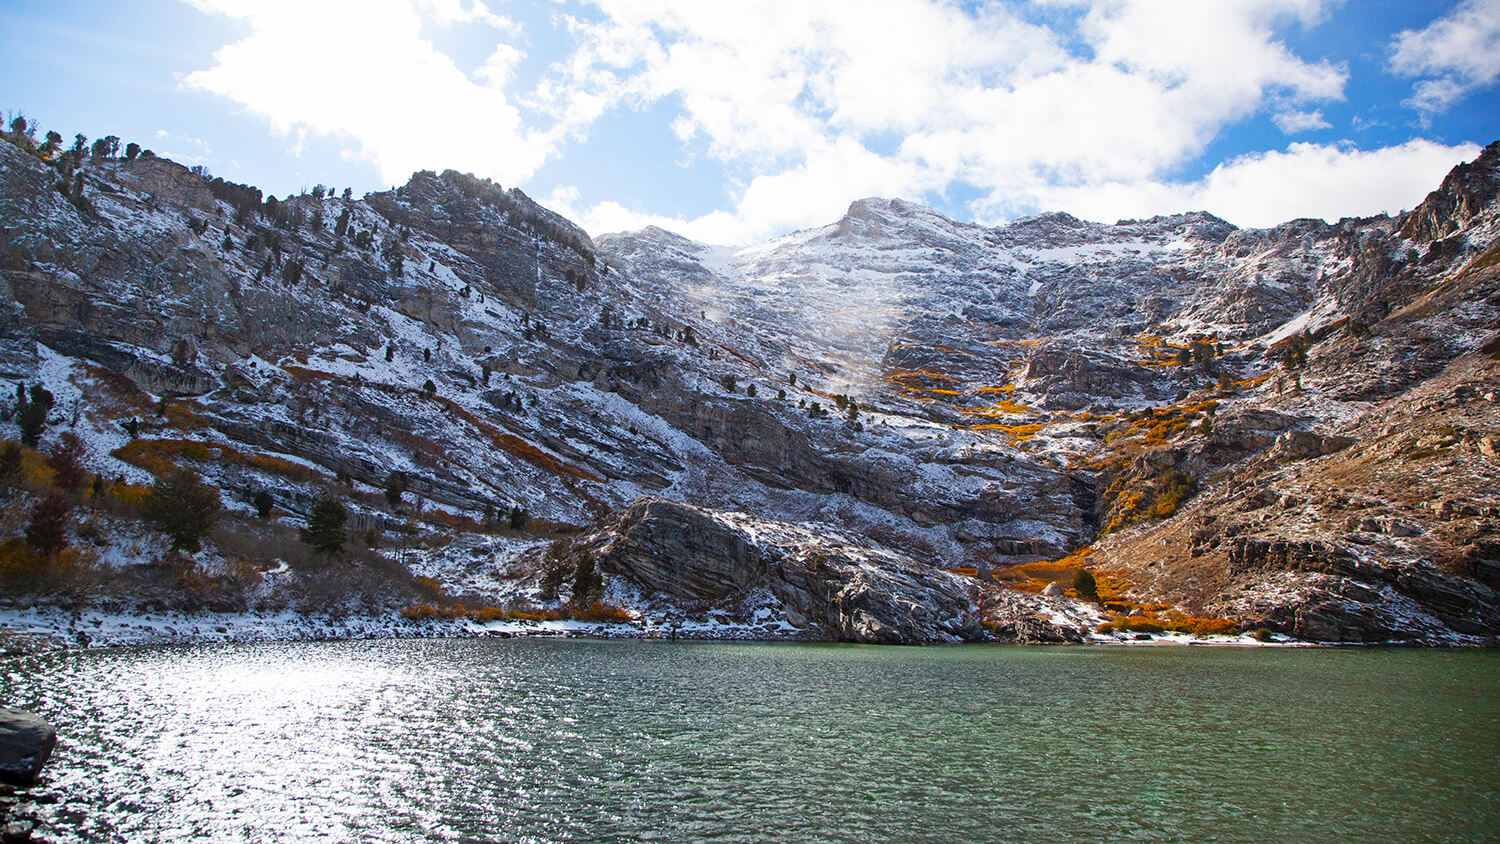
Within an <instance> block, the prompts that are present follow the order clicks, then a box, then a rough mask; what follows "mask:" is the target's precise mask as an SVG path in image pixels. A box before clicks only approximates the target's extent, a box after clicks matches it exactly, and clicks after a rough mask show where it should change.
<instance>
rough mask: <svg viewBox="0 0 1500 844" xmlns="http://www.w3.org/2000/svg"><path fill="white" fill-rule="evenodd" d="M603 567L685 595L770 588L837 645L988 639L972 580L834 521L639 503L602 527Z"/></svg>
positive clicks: (794, 615)
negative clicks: (879, 543) (803, 520)
mask: <svg viewBox="0 0 1500 844" xmlns="http://www.w3.org/2000/svg"><path fill="white" fill-rule="evenodd" d="M606 532H607V533H608V540H607V542H606V543H605V544H604V547H603V553H602V554H601V556H600V559H599V562H600V566H601V568H602V569H603V570H604V571H606V572H610V573H613V574H617V575H623V576H625V577H627V578H628V579H630V580H632V581H634V582H636V583H637V584H639V585H641V586H643V587H645V588H646V589H647V590H649V591H652V592H656V593H660V594H664V595H667V596H669V597H672V598H674V599H678V600H682V601H688V602H702V601H717V600H722V599H724V598H728V597H731V596H733V595H735V594H739V593H743V592H745V591H747V590H750V589H755V588H764V589H766V590H769V591H770V592H771V593H772V594H773V595H775V596H776V598H777V599H778V600H779V601H780V602H781V605H782V607H783V609H784V610H785V613H786V618H787V619H788V621H789V622H791V623H792V624H793V625H795V626H798V627H803V628H812V629H816V630H817V631H818V632H820V633H821V635H822V636H823V637H824V638H827V639H831V640H835V641H844V642H866V643H879V644H926V643H938V642H957V641H979V640H982V639H984V638H986V634H985V631H984V628H983V627H982V625H981V624H980V617H979V615H978V613H977V611H976V607H975V603H974V595H973V590H974V589H976V588H977V587H976V585H975V584H973V583H972V582H971V581H969V579H968V578H963V577H960V576H957V575H954V574H951V573H949V572H946V571H943V570H941V569H938V568H935V567H932V566H928V565H923V564H921V563H919V562H917V561H916V560H913V559H912V558H910V557H907V556H905V555H904V554H898V553H895V552H893V551H890V550H888V549H885V548H881V547H879V546H876V545H874V544H873V543H870V542H868V541H865V540H862V539H861V538H859V537H855V536H852V535H849V534H846V533H844V532H842V531H839V530H837V529H835V528H832V527H824V526H818V525H809V524H791V523H786V522H773V521H768V520H763V519H758V518H755V517H751V516H748V515H745V514H743V513H727V512H722V511H716V510H708V509H706V508H700V507H693V506H690V505H687V504H683V503H680V502H676V501H669V500H667V499H664V498H657V497H654V496H646V497H643V498H640V499H638V500H636V502H635V503H634V504H632V505H631V506H630V508H629V509H628V510H627V511H626V512H625V514H624V516H623V517H622V518H621V519H620V521H619V522H618V523H617V524H615V525H613V526H612V527H610V528H608V529H606Z"/></svg>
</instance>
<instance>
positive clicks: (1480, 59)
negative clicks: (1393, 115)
mask: <svg viewBox="0 0 1500 844" xmlns="http://www.w3.org/2000/svg"><path fill="white" fill-rule="evenodd" d="M1390 67H1391V70H1393V71H1395V72H1396V73H1399V74H1401V75H1403V76H1412V77H1426V78H1422V79H1420V80H1419V81H1418V82H1417V83H1416V84H1415V85H1414V86H1413V88H1412V96H1411V99H1409V100H1407V101H1406V103H1407V105H1410V106H1412V107H1413V108H1416V109H1419V110H1421V111H1424V112H1441V111H1446V110H1447V109H1448V108H1449V107H1451V106H1452V105H1453V104H1454V103H1455V102H1457V101H1458V100H1460V99H1461V98H1463V97H1464V96H1465V95H1466V94H1468V93H1469V92H1471V91H1474V90H1475V89H1478V88H1482V87H1485V86H1488V85H1492V84H1494V82H1495V80H1496V79H1500V0H1465V2H1464V3H1462V4H1460V5H1459V6H1458V8H1456V9H1454V10H1453V11H1452V12H1449V13H1448V14H1447V15H1444V16H1443V17H1440V18H1438V19H1437V20H1434V21H1433V22H1432V23H1430V24H1428V25H1427V26H1426V27H1424V28H1422V29H1408V30H1405V31H1403V32H1400V33H1397V35H1396V36H1395V38H1393V39H1391V62H1390Z"/></svg>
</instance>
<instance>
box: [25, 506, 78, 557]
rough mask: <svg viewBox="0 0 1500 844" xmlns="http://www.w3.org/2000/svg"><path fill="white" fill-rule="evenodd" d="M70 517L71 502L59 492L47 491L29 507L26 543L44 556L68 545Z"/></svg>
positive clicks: (51, 554) (48, 555) (71, 516)
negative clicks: (29, 514)
mask: <svg viewBox="0 0 1500 844" xmlns="http://www.w3.org/2000/svg"><path fill="white" fill-rule="evenodd" d="M72 518H73V502H71V501H69V500H68V498H67V496H65V495H63V494H62V493H60V492H57V491H55V490H54V491H51V492H48V493H47V494H46V495H44V496H42V497H41V498H40V499H39V500H38V501H37V502H36V504H35V505H33V506H32V508H31V520H30V521H29V522H27V523H26V544H27V545H30V546H31V547H32V548H34V549H36V552H37V553H38V554H41V555H42V556H44V557H51V556H53V555H55V554H57V552H59V551H61V550H62V549H64V548H66V547H68V522H69V521H71V520H72Z"/></svg>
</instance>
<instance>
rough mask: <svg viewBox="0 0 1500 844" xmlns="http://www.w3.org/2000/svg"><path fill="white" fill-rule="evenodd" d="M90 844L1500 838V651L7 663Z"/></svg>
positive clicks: (58, 808)
mask: <svg viewBox="0 0 1500 844" xmlns="http://www.w3.org/2000/svg"><path fill="white" fill-rule="evenodd" d="M0 678H3V681H4V695H3V702H4V705H7V706H16V707H21V708H27V709H31V710H33V711H36V712H38V713H40V714H43V715H44V716H46V717H47V718H49V719H50V720H51V721H52V722H53V723H54V724H55V725H56V727H57V729H58V734H59V736H60V739H59V744H58V748H57V751H56V753H55V754H54V756H53V759H52V762H51V763H50V765H49V766H48V772H47V773H48V776H49V777H50V779H51V780H52V783H51V786H50V789H51V790H52V791H54V792H56V793H57V794H59V796H60V797H61V800H60V801H59V802H58V803H57V804H55V805H51V806H44V807H42V810H43V811H45V812H46V813H47V815H48V817H49V818H50V819H51V821H52V827H53V831H54V834H59V835H61V836H63V840H68V839H67V837H66V836H72V837H74V838H76V839H77V840H87V841H131V842H138V841H187V840H200V841H202V840H210V841H291V840H310V839H322V840H328V841H463V842H478V841H601V840H602V841H764V840H782V841H802V840H822V841H860V842H863V841H956V840H967V841H1047V842H1052V841H1080V842H1082V841H1088V842H1096V841H1103V840H1118V841H1184V842H1199V841H1293V840H1295V841H1361V842H1365V841H1371V840H1377V841H1416V840H1445V841H1469V840H1495V837H1496V836H1497V835H1500V833H1497V830H1500V730H1497V723H1500V652H1495V651H1442V650H1437V651H1434V650H1427V651H1418V650H1375V649H1337V650H1335V649H1269V648H1208V647H1133V648H1127V647H1048V648H1026V647H1013V646H981V645H975V646H961V647H932V648H910V647H875V646H855V645H806V644H796V645H791V644H730V643H692V642H641V641H587V640H547V639H464V640H451V639H450V640H401V641H391V640H380V641H348V642H324V643H295V644H253V645H214V646H202V647H162V648H132V649H115V650H101V651H92V652H73V653H66V654H58V655H51V656H45V657H29V658H26V659H22V660H18V661H12V662H7V663H0Z"/></svg>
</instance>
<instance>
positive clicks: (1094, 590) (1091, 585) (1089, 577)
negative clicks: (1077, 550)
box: [1073, 569, 1099, 601]
mask: <svg viewBox="0 0 1500 844" xmlns="http://www.w3.org/2000/svg"><path fill="white" fill-rule="evenodd" d="M1073 591H1074V592H1077V593H1078V597H1080V598H1082V599H1083V600H1085V601H1098V600H1099V584H1098V582H1097V581H1095V580H1094V573H1093V572H1091V571H1089V570H1088V569H1079V570H1078V571H1077V573H1075V574H1074V575H1073Z"/></svg>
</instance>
